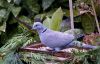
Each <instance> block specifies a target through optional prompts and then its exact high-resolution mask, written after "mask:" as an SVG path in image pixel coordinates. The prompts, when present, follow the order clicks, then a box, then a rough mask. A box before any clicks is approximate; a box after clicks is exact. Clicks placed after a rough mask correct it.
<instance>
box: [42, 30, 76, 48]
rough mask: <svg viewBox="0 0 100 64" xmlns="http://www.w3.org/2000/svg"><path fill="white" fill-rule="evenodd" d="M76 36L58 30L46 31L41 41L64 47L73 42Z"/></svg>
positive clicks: (52, 46) (53, 46)
mask: <svg viewBox="0 0 100 64" xmlns="http://www.w3.org/2000/svg"><path fill="white" fill-rule="evenodd" d="M73 39H74V36H73V35H71V34H64V33H62V32H56V31H46V32H45V33H42V34H41V35H40V40H41V42H42V43H43V44H44V45H46V46H48V47H51V48H56V47H62V46H65V45H66V44H67V43H69V42H71V41H72V40H73Z"/></svg>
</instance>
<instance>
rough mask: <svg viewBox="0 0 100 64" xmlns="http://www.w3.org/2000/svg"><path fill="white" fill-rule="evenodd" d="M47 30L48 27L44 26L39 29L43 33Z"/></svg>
mask: <svg viewBox="0 0 100 64" xmlns="http://www.w3.org/2000/svg"><path fill="white" fill-rule="evenodd" d="M46 30H47V28H45V27H43V28H41V29H39V30H37V31H38V33H39V34H41V33H44V32H45V31H46Z"/></svg>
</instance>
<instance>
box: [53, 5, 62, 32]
mask: <svg viewBox="0 0 100 64" xmlns="http://www.w3.org/2000/svg"><path fill="white" fill-rule="evenodd" d="M62 18H63V11H62V9H61V7H60V8H58V9H57V10H56V12H54V14H53V16H52V22H51V29H52V30H57V31H59V30H60V24H61V22H62Z"/></svg>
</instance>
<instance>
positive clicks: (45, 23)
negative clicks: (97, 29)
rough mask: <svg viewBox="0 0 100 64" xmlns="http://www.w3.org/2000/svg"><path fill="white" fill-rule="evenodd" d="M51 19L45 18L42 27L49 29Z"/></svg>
mask: <svg viewBox="0 0 100 64" xmlns="http://www.w3.org/2000/svg"><path fill="white" fill-rule="evenodd" d="M51 22H52V20H51V18H49V17H47V18H46V19H45V20H44V21H43V25H44V26H46V27H47V28H51Z"/></svg>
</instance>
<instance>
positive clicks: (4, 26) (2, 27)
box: [0, 22, 6, 32]
mask: <svg viewBox="0 0 100 64" xmlns="http://www.w3.org/2000/svg"><path fill="white" fill-rule="evenodd" d="M5 30H6V22H3V24H2V25H0V31H3V32H5Z"/></svg>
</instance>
